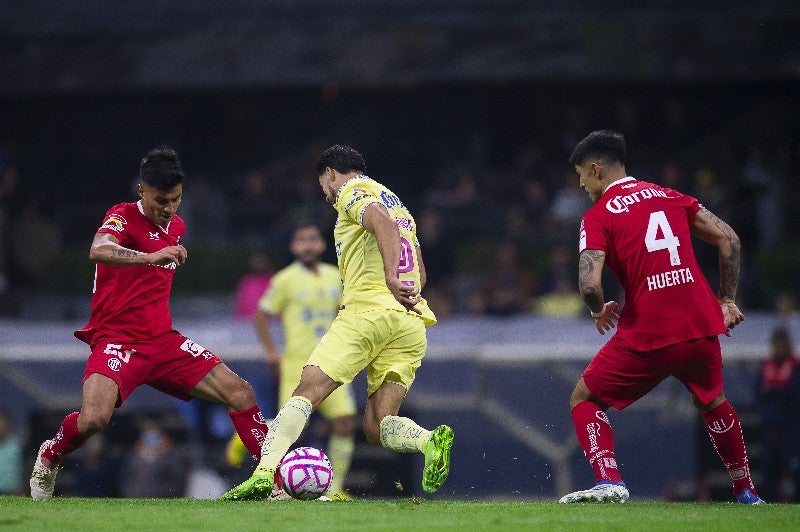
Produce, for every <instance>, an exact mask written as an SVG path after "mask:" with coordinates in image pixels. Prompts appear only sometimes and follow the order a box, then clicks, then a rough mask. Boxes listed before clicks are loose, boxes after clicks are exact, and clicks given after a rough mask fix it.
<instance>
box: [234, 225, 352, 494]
mask: <svg viewBox="0 0 800 532" xmlns="http://www.w3.org/2000/svg"><path fill="white" fill-rule="evenodd" d="M289 251H290V252H291V253H292V255H293V256H294V257H295V259H296V260H295V261H294V262H293V263H292V264H290V265H289V266H287V267H286V268H284V269H282V270H281V271H279V272H278V273H277V274H275V276H274V277H273V278H272V282H271V283H270V285H269V287H268V288H267V290H266V291H265V292H264V295H263V296H262V297H261V299H260V301H259V304H258V311H257V313H256V316H255V318H254V324H255V329H256V332H257V334H258V338H259V340H260V341H261V345H262V346H263V348H264V353H265V356H266V362H267V365H268V366H270V367H271V368H273V369H274V370H277V371H278V372H279V375H280V384H279V388H278V404H284V403H285V402H286V401H288V400H289V398H290V397H291V396H292V392H293V391H294V389H295V388H296V387H297V385H298V383H299V382H300V373H301V372H302V370H303V366H305V364H306V362H307V361H308V357H309V355H311V352H312V351H313V350H314V348H315V347H316V345H317V344H318V343H319V340H320V338H322V336H323V335H324V334H325V333H326V332H327V330H328V329H329V328H330V326H331V323H332V322H333V319H334V318H335V317H336V313H337V312H338V310H339V304H340V302H341V297H342V280H341V277H340V275H339V269H338V268H337V267H336V266H333V265H332V264H326V263H324V262H321V261H320V258H321V257H322V254H323V253H324V252H325V240H324V239H323V238H322V234H321V232H320V230H319V227H317V226H316V225H314V224H311V223H306V224H302V225H298V226H297V227H296V228H295V230H294V233H293V235H292V240H291V242H290V244H289ZM272 316H280V318H281V322H282V325H283V336H284V350H283V353H281V351H280V349H279V348H278V346H277V345H276V343H275V340H274V339H273V337H272V333H271V332H270V327H269V320H270V318H271V317H272ZM319 412H320V414H322V416H323V417H324V418H325V419H326V420H328V421H329V422H330V429H331V430H330V432H331V434H330V437H329V438H328V445H327V447H326V449H325V452H326V454H327V455H328V457H329V458H330V460H331V464H332V465H333V480H332V482H331V486H330V488H329V492H330V493H331V496H332V497H333V498H334V499H347V498H349V495H348V494H347V492H346V491H345V490H344V481H345V478H346V477H347V472H348V471H349V469H350V462H351V461H352V457H353V448H354V446H355V441H354V436H353V433H354V430H355V420H354V416H355V413H356V402H355V399H354V398H353V393H352V390H351V386H350V385H349V384H346V385H344V386H341V387H339V388H337V389H336V390H335V391H334V392H333V393H332V394H331V395H330V396H329V397H328V398H327V399H325V400H324V401H322V402H321V403H320V405H319ZM246 454H247V449H246V448H245V447H244V444H243V443H241V440H240V439H239V437H238V435H236V434H234V435H233V437H232V438H231V441H230V443H229V444H228V453H227V455H228V461H229V463H230V464H231V465H237V466H238V465H239V464H241V462H242V460H243V459H244V456H245V455H246Z"/></svg>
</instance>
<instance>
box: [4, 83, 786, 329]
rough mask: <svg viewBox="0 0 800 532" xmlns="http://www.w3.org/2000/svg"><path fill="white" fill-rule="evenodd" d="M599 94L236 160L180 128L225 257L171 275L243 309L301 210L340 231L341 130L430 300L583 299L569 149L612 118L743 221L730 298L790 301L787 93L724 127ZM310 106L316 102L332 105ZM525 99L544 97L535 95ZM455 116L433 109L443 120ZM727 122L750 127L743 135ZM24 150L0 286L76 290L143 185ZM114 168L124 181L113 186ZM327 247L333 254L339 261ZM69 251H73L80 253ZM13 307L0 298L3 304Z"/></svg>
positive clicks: (194, 218) (633, 165) (544, 306)
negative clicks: (208, 270)
mask: <svg viewBox="0 0 800 532" xmlns="http://www.w3.org/2000/svg"><path fill="white" fill-rule="evenodd" d="M327 97H328V96H326V98H327ZM520 97H521V96H519V95H516V96H514V98H520ZM332 98H334V99H335V98H336V96H335V95H334V96H332ZM606 99H607V100H608V102H607V103H608V105H607V106H606V107H607V108H606V109H605V110H604V111H603V112H599V111H597V110H596V109H593V108H592V107H591V106H590V105H589V104H583V105H577V104H576V105H569V106H567V108H566V111H564V112H562V113H557V112H556V111H548V110H547V109H544V110H537V111H536V112H537V113H539V115H541V116H538V118H540V119H542V120H556V119H558V120H560V122H556V123H553V124H550V125H549V127H548V128H547V129H546V130H545V129H543V128H537V127H533V126H532V127H531V128H530V129H529V130H528V129H525V128H522V129H523V130H522V131H518V130H514V131H503V130H502V125H503V123H504V121H508V120H510V117H509V116H506V117H505V118H496V119H492V118H485V119H482V121H478V122H477V125H468V127H466V128H465V131H454V133H453V135H452V136H448V137H442V134H443V133H445V132H446V124H441V123H438V124H437V125H435V126H433V125H431V126H430V129H431V130H430V131H427V132H425V131H421V132H418V131H416V130H415V129H414V128H415V127H416V126H417V124H416V122H414V121H413V119H412V118H407V120H409V122H408V123H405V124H404V123H403V122H402V120H403V118H402V117H400V116H396V115H397V114H399V113H395V114H393V115H392V116H391V120H392V121H394V122H396V123H397V130H398V132H397V134H396V135H393V133H394V132H393V131H383V129H382V123H381V122H380V121H379V120H377V119H375V117H374V116H373V115H372V114H370V113H375V110H374V109H370V110H368V111H364V112H363V113H362V114H359V115H356V116H355V117H349V118H348V119H347V120H344V121H342V123H338V124H336V125H337V127H336V128H333V129H332V130H331V131H327V130H323V131H321V132H319V135H317V136H313V137H311V136H308V137H307V138H306V139H305V140H304V141H302V142H299V143H298V144H297V145H296V146H295V147H293V148H290V149H286V150H283V151H280V150H279V149H277V148H276V149H265V150H262V151H258V152H257V153H253V154H249V155H248V156H247V157H244V156H243V157H241V158H240V159H237V158H235V157H234V158H231V157H229V155H230V153H229V149H228V147H229V144H223V145H221V146H222V147H221V148H220V149H221V153H220V155H219V160H218V159H215V158H214V156H213V154H208V153H202V154H200V153H198V152H199V150H201V149H202V148H201V147H194V146H192V144H191V139H188V138H182V137H181V136H180V135H174V138H172V141H173V142H171V144H172V145H174V147H175V148H176V149H177V150H178V151H179V153H181V155H182V157H183V159H184V163H185V165H186V167H187V175H188V179H187V182H186V184H185V192H184V201H183V204H182V206H181V208H180V211H179V213H180V215H181V216H182V217H183V218H185V219H186V221H187V224H188V228H189V231H188V232H187V236H186V239H185V243H186V245H187V246H188V247H189V249H190V251H191V252H192V253H194V255H193V256H197V253H198V251H197V250H201V251H203V252H204V253H206V254H205V255H203V261H204V263H205V265H206V266H207V267H211V266H213V265H214V264H216V265H217V268H218V269H219V270H221V271H222V272H223V273H222V274H221V275H219V276H218V277H213V276H212V277H207V278H204V277H197V278H194V277H192V276H191V274H190V273H189V270H184V271H186V272H187V273H186V274H184V275H183V276H177V277H176V288H175V289H176V294H177V295H180V294H181V291H182V290H188V291H191V292H192V293H194V294H199V295H202V294H204V293H214V294H217V295H219V293H220V292H226V293H227V294H228V295H229V296H230V298H231V302H232V303H231V307H233V311H234V312H236V313H237V314H239V313H242V312H244V313H245V315H246V313H247V310H242V309H241V308H240V307H241V305H244V306H245V307H247V305H248V303H247V300H249V301H250V303H249V304H250V305H251V306H252V299H253V298H254V297H256V292H258V291H260V290H261V287H263V286H264V285H265V283H266V282H267V279H268V277H269V275H270V273H271V272H272V271H274V270H276V269H279V268H280V267H282V266H284V265H285V264H286V263H287V262H288V261H289V257H288V256H287V255H286V252H285V249H286V242H287V240H288V235H289V232H290V230H291V228H292V227H293V225H294V224H295V223H296V222H297V221H298V220H312V221H316V222H318V223H319V224H320V225H321V227H322V229H323V233H324V234H326V235H331V234H332V228H333V224H334V221H335V213H334V211H333V209H331V208H330V206H328V205H326V204H325V202H324V199H323V197H322V195H321V193H320V191H319V189H318V184H317V182H316V180H315V178H314V176H313V175H312V173H313V172H312V170H311V169H312V168H313V161H314V160H315V157H316V154H317V153H318V152H319V151H320V150H321V149H323V148H325V147H327V145H328V144H331V143H334V142H343V143H349V144H353V145H354V146H356V147H358V148H359V149H360V150H361V151H362V152H363V153H364V154H365V156H366V158H367V165H368V172H367V173H374V177H376V178H377V179H380V180H381V181H382V182H384V183H386V184H387V185H388V186H389V187H390V188H392V189H393V190H394V191H395V192H396V193H397V194H398V195H399V196H400V197H401V198H402V199H403V201H404V203H406V204H407V205H408V206H409V207H410V208H411V210H412V212H413V213H414V215H415V217H416V221H417V224H418V228H419V230H418V234H419V237H420V241H421V244H422V249H423V253H424V256H425V261H426V265H427V266H428V268H427V269H428V280H429V283H428V286H427V287H426V290H425V296H426V298H428V299H429V300H430V302H431V304H432V305H433V308H434V309H435V310H436V311H437V314H438V315H440V316H441V317H446V316H448V315H451V314H488V315H498V316H508V315H513V314H519V313H539V314H544V315H574V314H576V313H580V312H583V310H584V309H583V305H582V304H581V302H580V298H579V296H578V294H577V291H576V284H577V283H576V277H577V235H578V228H579V224H580V218H581V215H582V213H583V212H584V211H585V210H586V209H587V208H588V207H589V199H588V197H587V196H586V194H585V193H584V192H583V191H582V190H581V189H580V188H579V187H578V181H577V177H576V175H575V173H574V171H573V169H572V168H571V167H569V165H568V163H567V158H568V155H569V153H570V151H571V149H572V147H573V146H574V144H575V143H576V142H577V141H578V140H579V139H580V138H582V137H583V136H584V135H585V134H586V133H587V132H588V131H590V130H591V129H594V128H597V127H612V128H615V129H618V130H620V131H622V132H623V133H624V134H625V135H626V137H627V138H628V144H629V155H628V165H627V169H628V172H629V173H630V174H631V175H633V176H634V177H637V178H639V179H643V180H649V181H653V182H656V183H658V184H660V185H663V186H668V187H674V188H677V189H679V190H681V191H684V192H686V193H689V194H692V195H695V196H696V197H697V198H699V199H700V201H701V202H702V203H703V204H704V205H705V206H706V207H707V208H709V209H710V210H711V211H712V212H714V213H715V214H717V215H718V216H720V217H721V218H723V219H725V220H726V221H728V222H729V223H730V224H731V225H732V226H733V227H734V228H735V229H736V230H737V232H738V233H739V234H740V236H741V238H742V242H743V258H742V272H743V274H742V279H741V284H740V291H739V294H740V298H741V301H740V304H741V305H742V306H743V307H744V308H746V309H764V310H780V311H782V312H788V313H791V312H795V311H796V309H797V298H798V292H797V291H798V289H797V285H796V283H794V282H793V280H794V275H793V273H792V272H793V271H794V269H795V266H797V265H798V263H799V262H800V257H798V254H797V252H796V249H797V246H796V244H797V243H796V237H794V235H795V234H796V229H798V228H800V220H799V219H798V217H797V216H796V215H795V214H794V212H793V211H792V208H791V206H792V205H793V202H794V200H795V199H796V196H797V192H796V191H795V189H794V188H793V187H791V183H792V182H793V180H796V179H797V175H796V169H797V167H798V166H797V164H796V163H797V158H798V142H797V139H796V138H791V136H788V137H787V136H783V135H781V133H782V128H783V125H780V126H776V131H777V132H772V133H771V134H770V132H769V131H768V130H767V131H765V130H764V127H763V126H764V124H765V122H767V123H768V122H769V120H770V119H771V118H770V117H774V116H775V115H776V114H780V113H782V112H783V111H785V107H783V105H784V104H783V103H781V102H777V103H773V104H770V103H769V102H767V103H761V104H755V103H754V105H758V106H760V107H759V108H758V109H756V108H755V107H754V108H753V109H742V110H741V113H740V114H739V115H737V116H730V117H727V118H725V119H723V120H722V122H721V124H722V125H723V126H727V127H726V128H723V129H720V128H719V127H715V124H710V123H709V122H710V121H711V119H710V118H708V117H704V119H703V120H704V122H703V124H702V125H703V127H702V128H701V127H699V126H698V121H699V119H698V118H697V115H698V114H700V113H703V112H705V109H704V106H705V105H706V104H707V103H708V101H707V99H703V98H697V99H696V100H695V101H693V100H691V99H690V98H688V97H681V98H678V97H669V96H663V95H662V96H661V97H660V98H659V99H657V100H656V101H654V102H649V101H647V100H645V99H644V98H642V99H637V98H633V97H616V98H615V97H613V95H612V96H608V95H606ZM340 103H341V102H340ZM319 105H320V106H321V108H322V109H325V107H324V106H325V103H324V102H323V103H319ZM419 105H422V104H419ZM356 107H357V106H356V105H354V104H353V105H351V108H356ZM528 107H529V108H536V109H538V107H537V106H536V105H534V104H533V103H530V102H529V103H528ZM756 110H758V111H759V112H755V111H756ZM530 112H532V111H530ZM715 112H717V113H719V110H717V111H715ZM448 113H449V114H448ZM453 113H455V111H448V112H446V113H444V114H443V115H442V116H439V117H437V120H438V122H442V119H443V117H444V118H447V117H448V116H450V114H453ZM708 114H713V113H711V111H709V112H708ZM454 116H455V115H454ZM287 120H288V118H287ZM234 125H236V126H238V124H234ZM251 126H252V124H251ZM455 126H456V127H457V126H458V125H457V124H455ZM732 126H736V127H737V128H738V129H736V131H756V130H758V132H759V134H758V135H755V134H753V135H744V136H742V134H741V133H734V132H733V130H732V129H731V127H732ZM209 127H211V126H209ZM515 127H516V128H518V129H519V128H520V125H519V124H518V123H515ZM251 129H252V127H251ZM340 130H341V131H340ZM248 134H250V132H249V131H244V132H242V133H241V135H242V137H243V138H244V137H246V136H247V135H248ZM295 135H297V133H295ZM159 138H160V137H159ZM309 138H312V139H313V140H311V141H309V140H308V139H309ZM118 142H122V141H121V140H120V141H118ZM220 142H223V141H222V140H220ZM228 142H229V143H230V142H234V141H233V140H229V141H228ZM415 142H416V143H415ZM287 143H288V141H286V142H284V144H287ZM262 144H268V141H267V140H263V142H262ZM148 147H149V145H148ZM240 150H241V149H240ZM31 153H38V151H37V148H36V147H32V146H27V145H25V144H24V143H21V142H19V141H15V142H6V143H4V144H1V143H0V293H3V294H12V293H14V290H16V291H17V292H20V291H21V292H25V291H29V292H30V291H34V292H35V291H39V292H41V291H43V290H44V291H45V292H55V293H58V292H59V291H60V290H61V291H68V289H69V286H70V279H71V278H69V277H68V275H72V277H74V276H75V275H83V277H84V278H85V279H86V280H85V282H84V285H85V286H89V284H88V283H89V280H88V278H89V275H90V273H91V267H90V266H89V264H88V262H87V261H86V259H85V254H86V249H87V248H88V244H89V242H90V241H91V235H92V234H93V231H94V230H95V229H96V228H97V224H98V223H99V221H100V219H101V217H102V214H103V212H104V209H106V208H108V207H110V206H111V205H112V204H113V203H115V202H118V201H129V200H133V199H135V194H134V191H133V187H132V184H133V179H134V178H133V177H132V176H134V175H135V170H136V163H137V159H135V158H133V159H131V160H125V161H116V164H117V165H122V163H125V165H124V166H125V167H128V168H129V171H128V172H127V174H126V175H127V176H128V177H125V178H121V177H119V176H117V177H116V178H115V177H113V176H111V177H109V179H108V180H105V179H103V180H100V181H98V180H97V179H89V181H88V182H84V181H85V180H82V179H81V178H77V179H73V182H72V184H66V185H65V184H61V185H58V186H56V185H55V184H54V183H53V182H50V181H48V180H47V179H45V178H43V177H42V176H34V175H32V174H34V173H36V172H38V171H40V170H37V169H38V167H37V165H36V164H30V154H31ZM223 154H225V155H223ZM61 156H62V157H63V156H64V154H61ZM95 156H97V155H95ZM214 161H217V163H216V164H215V163H214ZM26 162H27V163H28V164H27V165H26ZM74 162H75V164H78V162H79V159H75V161H74ZM412 162H413V164H412ZM83 163H84V164H88V163H86V161H83ZM40 164H44V163H40ZM60 164H63V161H62V163H60ZM94 164H96V165H100V164H101V163H100V162H95V163H94ZM26 166H27V168H26ZM66 173H67V174H69V172H66ZM106 181H108V182H106ZM114 182H116V183H118V184H119V183H123V185H122V186H116V187H113V186H111V184H110V183H114ZM60 191H63V194H62V193H57V192H60ZM90 191H95V192H96V196H95V195H93V194H92V193H89V192H90ZM332 248H333V246H329V254H328V256H327V257H326V258H327V260H328V261H330V262H335V257H334V256H333V255H332V251H330V250H332ZM698 251H699V259H700V261H701V265H702V266H704V269H706V270H707V272H708V274H709V280H710V281H711V283H712V286H714V285H715V283H716V279H715V276H714V273H713V272H714V271H715V270H716V256H715V255H714V254H713V249H711V247H710V246H709V247H708V249H707V250H706V249H704V248H703V246H700V247H699V250H698ZM69 257H77V258H76V259H75V260H76V261H77V263H76V265H74V267H73V266H71V264H72V263H71V262H70V261H69V260H68V258H69ZM56 264H57V265H58V267H57V268H56V267H54V265H56ZM194 264H197V263H194ZM705 266H707V268H705ZM189 267H194V266H192V264H189V266H187V268H189ZM87 272H88V273H87ZM59 276H60V277H59ZM246 278H251V281H250V282H249V283H248V282H245V280H246ZM240 279H241V280H242V282H241V283H239V284H238V285H237V283H238V282H239V280H240ZM609 283H610V285H609V286H610V287H611V288H610V289H609V291H610V294H612V296H613V297H618V295H617V294H616V293H615V291H617V288H616V285H615V284H614V280H613V278H609ZM237 286H238V288H237ZM237 290H240V293H235V292H236V291H237ZM243 292H249V293H243ZM248 298H249V299H248ZM0 299H2V298H0ZM5 299H6V300H8V301H12V300H13V298H10V297H6V298H5ZM19 299H20V298H19V297H17V300H19ZM242 300H244V301H245V302H244V303H243V302H242ZM18 310H19V309H18V307H15V308H11V304H10V303H6V304H0V315H2V314H7V315H8V314H10V315H13V314H14V312H15V311H18ZM245 317H246V316H245Z"/></svg>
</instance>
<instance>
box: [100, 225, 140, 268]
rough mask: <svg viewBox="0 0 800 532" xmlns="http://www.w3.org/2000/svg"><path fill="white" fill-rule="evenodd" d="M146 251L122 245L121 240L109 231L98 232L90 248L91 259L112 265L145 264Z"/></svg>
mask: <svg viewBox="0 0 800 532" xmlns="http://www.w3.org/2000/svg"><path fill="white" fill-rule="evenodd" d="M144 255H145V253H142V252H140V251H136V250H134V249H129V248H126V247H123V246H121V245H120V243H119V240H117V238H116V237H115V236H113V235H110V234H108V233H97V234H96V235H95V236H94V240H92V247H91V248H90V249H89V259H90V260H92V261H94V262H99V263H102V264H110V265H112V266H128V265H135V264H143V263H144V260H143V257H144Z"/></svg>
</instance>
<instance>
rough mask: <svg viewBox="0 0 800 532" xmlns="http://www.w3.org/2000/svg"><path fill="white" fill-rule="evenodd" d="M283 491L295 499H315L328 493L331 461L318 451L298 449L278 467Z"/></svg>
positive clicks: (287, 455)
mask: <svg viewBox="0 0 800 532" xmlns="http://www.w3.org/2000/svg"><path fill="white" fill-rule="evenodd" d="M278 471H279V472H280V476H281V483H282V484H283V489H284V490H285V491H286V493H288V494H289V495H291V496H292V497H294V498H295V499H302V500H311V499H317V498H319V497H321V496H322V495H324V494H325V492H326V491H328V488H329V487H330V485H331V480H333V468H332V467H331V461H330V460H328V457H327V456H326V455H325V453H324V452H322V451H321V450H320V449H316V448H314V447H298V448H297V449H292V450H291V451H289V452H288V453H286V456H284V457H283V460H281V463H280V464H279V465H278Z"/></svg>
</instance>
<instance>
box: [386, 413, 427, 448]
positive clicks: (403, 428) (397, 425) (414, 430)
mask: <svg viewBox="0 0 800 532" xmlns="http://www.w3.org/2000/svg"><path fill="white" fill-rule="evenodd" d="M430 436H431V431H429V430H426V429H423V428H422V427H420V426H419V425H417V424H416V423H414V420H412V419H409V418H407V417H400V416H386V417H385V418H383V419H382V420H381V445H383V446H384V447H386V448H387V449H391V450H393V451H397V452H399V453H421V452H423V450H424V449H425V443H426V442H427V441H428V438H430Z"/></svg>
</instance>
